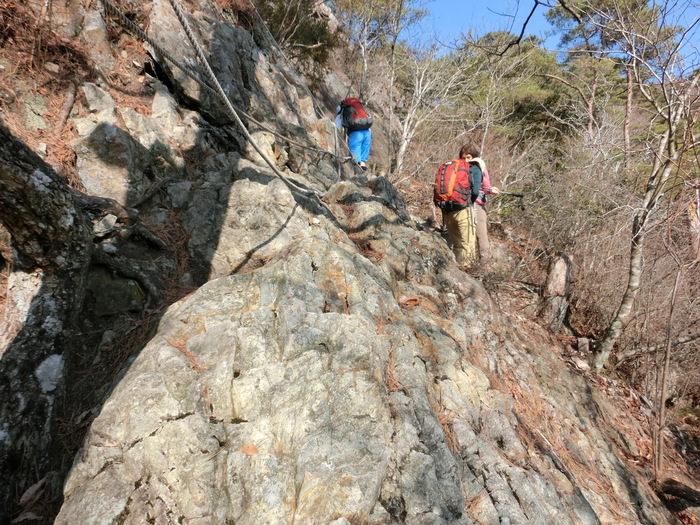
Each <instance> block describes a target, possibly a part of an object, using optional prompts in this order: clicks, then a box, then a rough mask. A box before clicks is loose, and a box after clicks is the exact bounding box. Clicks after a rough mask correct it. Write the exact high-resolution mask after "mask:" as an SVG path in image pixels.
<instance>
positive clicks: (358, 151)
mask: <svg viewBox="0 0 700 525" xmlns="http://www.w3.org/2000/svg"><path fill="white" fill-rule="evenodd" d="M371 142H372V130H371V129H363V130H361V131H351V132H350V133H349V134H348V148H350V153H352V156H353V157H355V161H356V162H367V159H369V146H370V144H371Z"/></svg>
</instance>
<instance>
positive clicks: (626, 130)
mask: <svg viewBox="0 0 700 525" xmlns="http://www.w3.org/2000/svg"><path fill="white" fill-rule="evenodd" d="M632 60H633V59H632V58H630V62H631V61H632ZM626 71H627V101H626V103H625V120H624V122H623V135H624V141H625V171H627V172H629V170H630V169H631V167H632V165H631V162H630V159H631V158H632V155H631V151H630V150H631V149H632V141H631V139H630V120H631V117H632V93H633V88H634V82H633V81H632V65H631V64H630V63H629V62H628V63H627V66H626Z"/></svg>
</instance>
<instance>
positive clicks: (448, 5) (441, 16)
mask: <svg viewBox="0 0 700 525" xmlns="http://www.w3.org/2000/svg"><path fill="white" fill-rule="evenodd" d="M534 4H535V2H534V1H533V0H521V1H520V2H518V1H517V0H431V1H429V2H428V3H427V4H426V5H425V8H426V9H428V10H429V11H430V13H431V14H430V16H429V17H428V19H427V20H425V21H424V22H423V23H422V24H421V25H422V29H423V34H433V33H435V34H440V35H445V38H440V40H441V41H444V40H445V39H446V40H447V42H445V43H449V42H450V41H454V40H455V39H457V38H458V36H459V35H460V33H466V32H467V31H469V30H472V31H474V32H475V33H476V34H478V35H484V34H485V33H488V32H491V31H509V32H511V33H514V34H520V31H521V30H522V26H523V23H524V22H525V20H526V19H527V17H528V15H529V14H530V11H531V10H532V7H533V6H534ZM545 10H546V7H545V6H542V5H540V6H538V7H537V9H536V11H535V14H534V15H533V16H532V18H531V20H530V22H529V23H528V27H527V29H526V32H525V34H526V35H535V36H538V37H541V38H543V39H545V38H546V37H547V35H546V34H545V32H546V31H547V30H549V29H550V26H549V24H548V23H547V20H546V19H545V18H544V12H545ZM558 41H559V39H558V37H555V38H552V39H550V40H549V42H547V44H548V46H550V47H554V46H556V44H557V43H558Z"/></svg>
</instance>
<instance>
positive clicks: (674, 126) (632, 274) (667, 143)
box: [594, 12, 700, 369]
mask: <svg viewBox="0 0 700 525" xmlns="http://www.w3.org/2000/svg"><path fill="white" fill-rule="evenodd" d="M658 15H659V17H658V21H659V24H661V25H663V24H664V23H666V20H667V16H668V17H670V13H664V12H660V13H659V14H658ZM609 22H610V23H614V24H617V26H616V31H617V33H618V34H619V35H621V37H622V38H624V39H625V41H626V45H625V50H626V51H627V53H629V54H630V55H631V56H632V57H633V60H632V61H631V64H632V66H633V75H634V79H635V84H636V88H637V89H638V90H639V92H640V93H641V94H642V96H643V97H644V99H645V100H646V101H647V103H648V104H649V106H650V107H651V108H652V110H653V113H654V119H655V121H656V122H657V124H662V125H663V131H661V133H660V134H658V136H656V137H651V139H650V142H649V149H650V151H651V154H652V155H653V159H652V167H651V169H650V173H649V176H648V178H647V183H646V187H645V190H644V194H643V196H642V199H641V202H640V204H639V206H638V207H637V208H636V210H635V212H634V216H633V220H632V232H631V243H630V255H629V272H628V278H627V286H626V289H625V292H624V295H623V297H622V299H621V301H620V306H619V307H618V309H617V312H616V314H615V316H614V318H613V320H612V322H611V323H610V325H609V327H608V329H607V330H606V333H605V335H604V336H603V338H602V340H601V341H600V342H599V344H598V345H597V351H598V354H597V356H596V357H595V360H594V364H595V367H596V368H598V369H600V368H602V367H603V366H604V365H605V364H606V362H607V360H608V358H609V356H610V353H611V352H612V350H613V348H614V346H615V343H616V342H617V341H618V339H619V338H620V335H621V334H622V331H623V329H624V327H625V325H626V323H627V321H628V320H629V318H630V314H631V311H632V306H633V303H634V299H635V297H636V295H637V292H638V291H639V287H640V282H641V277H642V271H643V253H644V244H645V240H646V235H647V233H648V230H649V228H650V225H651V221H652V219H653V217H654V213H655V211H656V210H657V206H658V204H659V201H660V200H661V199H662V197H663V196H664V192H665V191H666V189H667V184H668V183H669V180H670V178H671V176H672V175H673V174H674V173H675V172H676V170H677V166H678V164H679V161H680V159H681V158H682V156H683V155H684V154H685V153H687V152H688V150H689V149H693V148H695V147H696V144H695V141H693V140H688V137H687V136H686V135H684V131H685V123H686V122H687V121H688V119H689V117H690V116H691V114H692V112H691V108H692V102H693V101H694V100H695V97H696V89H697V84H698V79H699V77H700V71H697V70H695V67H696V66H697V64H688V63H687V61H686V58H685V57H684V56H683V54H682V51H683V45H684V44H685V43H687V42H688V40H689V39H690V38H691V36H692V34H693V33H694V30H695V28H696V25H697V22H696V23H695V24H694V25H691V27H690V28H689V29H687V30H686V31H685V32H683V33H681V34H680V35H679V36H678V37H677V38H674V36H675V35H673V34H671V35H669V34H664V32H663V31H659V30H655V31H653V32H651V33H649V32H646V33H645V32H639V31H637V30H635V28H634V25H633V24H628V23H627V21H626V20H625V19H611V20H610V21H609ZM687 71H691V73H690V74H689V75H688V74H687Z"/></svg>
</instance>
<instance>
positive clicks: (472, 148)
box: [459, 142, 479, 159]
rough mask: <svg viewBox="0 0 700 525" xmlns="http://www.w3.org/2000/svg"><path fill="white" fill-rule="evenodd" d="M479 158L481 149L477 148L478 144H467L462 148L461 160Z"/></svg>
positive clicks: (460, 151) (460, 152)
mask: <svg viewBox="0 0 700 525" xmlns="http://www.w3.org/2000/svg"><path fill="white" fill-rule="evenodd" d="M478 156H479V148H478V147H477V146H476V144H474V143H472V142H470V143H468V144H465V145H464V146H462V149H460V150H459V158H460V159H466V158H467V157H469V158H471V159H475V158H476V157H478Z"/></svg>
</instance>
